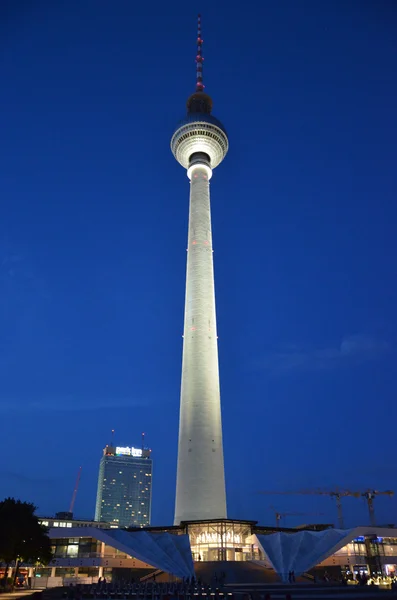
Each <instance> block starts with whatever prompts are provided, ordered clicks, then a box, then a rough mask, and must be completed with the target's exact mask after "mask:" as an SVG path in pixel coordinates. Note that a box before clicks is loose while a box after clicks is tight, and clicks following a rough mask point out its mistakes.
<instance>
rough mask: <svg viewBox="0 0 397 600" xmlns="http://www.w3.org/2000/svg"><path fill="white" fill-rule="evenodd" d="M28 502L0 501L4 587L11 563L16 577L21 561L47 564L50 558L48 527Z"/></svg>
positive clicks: (0, 556) (0, 540) (0, 547)
mask: <svg viewBox="0 0 397 600" xmlns="http://www.w3.org/2000/svg"><path fill="white" fill-rule="evenodd" d="M35 510H36V507H35V506H34V504H31V503H30V502H21V500H15V498H6V499H5V500H2V501H1V502H0V559H1V560H2V561H3V562H5V564H6V570H5V574H4V580H3V585H4V586H5V585H6V583H7V573H8V568H9V566H10V564H12V563H13V562H15V566H16V569H15V576H14V581H15V579H16V576H17V572H18V564H19V563H20V562H31V561H32V562H35V563H36V562H37V561H40V562H41V563H43V564H47V563H49V561H50V560H51V558H52V554H51V542H50V539H49V537H48V535H47V528H46V527H44V526H43V525H40V523H39V520H38V518H37V517H36V515H35V514H34V513H35Z"/></svg>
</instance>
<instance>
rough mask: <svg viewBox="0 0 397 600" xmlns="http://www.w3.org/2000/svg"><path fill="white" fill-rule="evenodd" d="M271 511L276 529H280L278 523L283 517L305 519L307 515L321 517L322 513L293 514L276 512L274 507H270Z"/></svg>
mask: <svg viewBox="0 0 397 600" xmlns="http://www.w3.org/2000/svg"><path fill="white" fill-rule="evenodd" d="M271 509H272V510H273V511H274V515H275V517H276V527H280V521H281V519H283V518H284V517H307V516H309V515H313V516H314V515H322V514H323V513H299V512H296V513H293V512H284V513H281V512H278V511H277V510H276V509H275V508H274V506H271Z"/></svg>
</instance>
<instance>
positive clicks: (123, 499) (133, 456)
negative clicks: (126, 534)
mask: <svg viewBox="0 0 397 600" xmlns="http://www.w3.org/2000/svg"><path fill="white" fill-rule="evenodd" d="M152 466H153V463H152V459H151V452H150V450H148V449H138V448H133V447H121V446H117V447H113V446H106V448H105V449H104V451H103V456H102V458H101V462H100V466H99V477H98V491H97V498H96V507H95V521H106V522H108V523H112V524H113V525H116V526H117V527H145V526H147V525H150V513H151V502H152Z"/></svg>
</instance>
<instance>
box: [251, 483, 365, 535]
mask: <svg viewBox="0 0 397 600" xmlns="http://www.w3.org/2000/svg"><path fill="white" fill-rule="evenodd" d="M371 493H372V492H371ZM258 494H267V495H273V494H293V495H297V494H304V495H317V496H330V497H331V498H335V501H336V507H337V510H338V523H339V528H340V529H344V528H345V523H344V520H343V509H342V500H341V499H342V498H343V497H345V496H353V497H354V498H359V497H360V496H361V495H362V494H361V492H352V491H351V490H339V489H336V490H331V491H327V490H322V489H315V490H299V491H297V492H267V491H260V492H258Z"/></svg>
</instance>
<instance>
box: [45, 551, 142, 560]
mask: <svg viewBox="0 0 397 600" xmlns="http://www.w3.org/2000/svg"><path fill="white" fill-rule="evenodd" d="M54 558H69V559H70V560H72V559H76V558H119V559H120V560H125V559H127V558H132V559H133V558H134V557H133V556H129V555H128V554H101V553H100V552H79V553H78V554H73V555H71V554H67V553H66V554H57V553H55V554H54Z"/></svg>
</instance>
